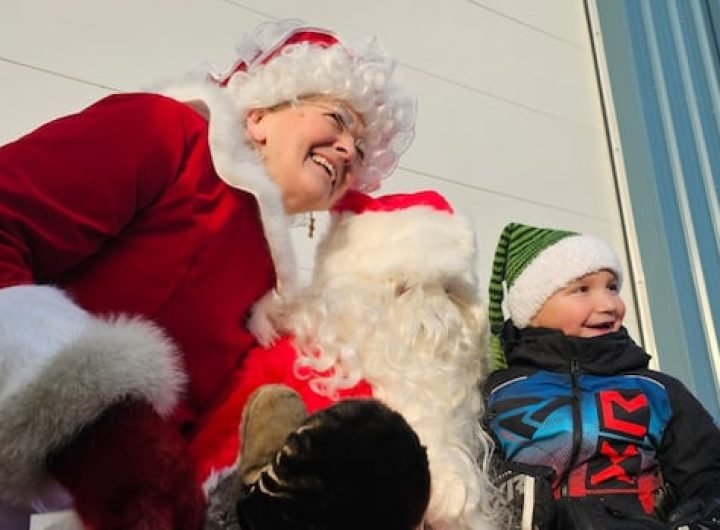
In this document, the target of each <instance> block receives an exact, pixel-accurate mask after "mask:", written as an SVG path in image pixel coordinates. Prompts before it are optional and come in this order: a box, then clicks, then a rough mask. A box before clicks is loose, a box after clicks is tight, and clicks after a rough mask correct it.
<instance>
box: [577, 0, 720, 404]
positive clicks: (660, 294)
mask: <svg viewBox="0 0 720 530" xmlns="http://www.w3.org/2000/svg"><path fill="white" fill-rule="evenodd" d="M588 9H589V13H591V16H590V20H591V22H592V21H593V20H594V21H595V22H599V30H600V35H598V37H599V38H601V39H602V46H599V47H596V48H597V49H599V50H602V51H604V57H601V58H600V59H601V60H604V64H605V66H606V69H607V70H606V71H607V73H608V74H609V75H608V77H609V87H610V89H611V93H610V94H606V97H607V98H611V100H612V102H613V105H612V107H613V108H614V109H615V114H614V115H613V116H608V119H609V120H614V121H615V122H616V125H617V127H616V130H617V132H618V134H619V136H620V137H619V138H618V143H619V144H620V145H622V149H621V151H620V152H619V153H617V155H618V156H622V158H623V166H624V168H625V172H624V174H619V175H618V176H619V178H625V179H627V181H626V189H627V191H628V194H629V202H630V204H631V205H632V206H631V208H632V214H633V220H634V225H635V230H636V234H635V236H636V237H637V246H638V248H639V250H640V254H641V257H642V264H643V269H644V277H645V279H646V282H647V283H646V287H647V290H648V292H647V297H648V300H649V303H650V314H651V325H652V327H653V335H654V337H655V345H656V348H657V350H658V354H659V358H660V365H661V368H663V369H664V370H665V371H668V372H670V373H674V374H675V375H677V376H678V377H680V378H681V379H683V380H684V381H685V382H686V383H687V384H688V386H690V387H691V388H692V389H693V390H694V391H695V393H696V394H697V395H698V396H699V397H700V398H701V399H702V401H703V402H704V403H705V404H706V406H707V407H708V408H709V409H710V410H711V412H713V414H714V415H715V416H716V417H718V418H720V405H719V404H718V381H720V346H719V344H718V331H719V330H720V199H719V197H718V188H719V182H720V116H718V111H719V110H720V86H719V85H718V72H719V69H718V44H717V42H718V41H717V29H719V28H717V27H716V26H715V24H716V23H717V18H716V17H715V16H714V15H715V13H714V10H716V9H717V5H716V4H713V5H711V4H710V3H708V1H707V0H634V1H631V2H626V1H618V0H603V1H594V2H588ZM593 15H595V16H593ZM610 130H612V127H611V128H610ZM620 188H621V189H622V186H621V187H620Z"/></svg>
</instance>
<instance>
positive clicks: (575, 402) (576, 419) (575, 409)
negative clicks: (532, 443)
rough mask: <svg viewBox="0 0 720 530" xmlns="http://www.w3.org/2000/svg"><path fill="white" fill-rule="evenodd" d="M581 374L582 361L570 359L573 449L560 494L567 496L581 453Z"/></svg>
mask: <svg viewBox="0 0 720 530" xmlns="http://www.w3.org/2000/svg"><path fill="white" fill-rule="evenodd" d="M579 376H580V363H579V361H578V360H577V359H576V358H572V359H570V387H571V389H572V451H571V453H570V460H569V461H568V467H567V469H566V470H565V476H564V477H563V482H562V487H561V488H560V494H561V495H562V496H563V497H567V496H568V493H569V491H568V490H569V482H570V473H571V472H572V468H573V465H574V464H575V460H577V457H578V454H579V453H580V443H581V441H582V421H581V418H580V384H579V383H578V378H579Z"/></svg>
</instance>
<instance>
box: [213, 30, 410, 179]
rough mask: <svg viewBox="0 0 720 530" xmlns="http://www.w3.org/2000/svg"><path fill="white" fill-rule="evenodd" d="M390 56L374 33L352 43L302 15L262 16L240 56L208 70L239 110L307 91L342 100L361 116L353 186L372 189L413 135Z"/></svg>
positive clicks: (407, 102) (407, 103)
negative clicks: (361, 153)
mask: <svg viewBox="0 0 720 530" xmlns="http://www.w3.org/2000/svg"><path fill="white" fill-rule="evenodd" d="M394 68H395V62H394V61H393V60H391V59H390V58H389V57H388V56H387V55H386V54H385V52H384V51H383V50H382V49H381V48H380V47H379V45H378V43H377V42H376V40H375V39H368V40H365V41H363V42H357V43H350V42H348V41H346V40H343V39H341V38H340V37H339V36H338V35H337V34H336V33H334V32H332V31H329V30H326V29H321V28H314V27H308V26H305V25H303V23H302V22H301V21H299V20H281V21H277V22H268V23H265V24H261V25H260V26H258V27H257V29H255V30H254V31H253V32H251V33H250V34H248V35H246V36H245V38H244V39H243V41H242V42H240V43H239V44H238V45H237V58H236V60H235V62H234V63H233V64H232V66H231V67H230V68H229V69H227V70H226V71H225V72H223V73H219V74H211V75H212V76H213V78H214V79H215V80H216V81H217V82H218V83H219V84H220V85H221V86H224V87H226V89H227V90H228V91H229V92H230V95H231V99H232V101H233V103H234V105H235V106H236V109H237V111H238V112H245V111H247V109H252V108H271V107H274V106H276V105H279V104H281V103H286V102H293V101H297V100H299V99H302V98H303V97H307V96H327V97H329V98H333V99H337V100H339V101H343V102H346V103H347V104H348V105H349V106H350V107H352V109H353V110H354V111H355V112H357V113H358V114H359V115H360V116H361V118H362V120H363V124H364V130H365V132H364V135H363V143H364V150H365V158H364V161H363V165H364V169H363V171H362V172H361V173H360V175H359V178H358V180H357V182H356V184H355V189H358V190H361V191H366V192H369V191H373V190H375V189H377V188H379V187H380V183H381V180H382V178H384V177H386V176H388V175H389V174H390V173H391V172H392V171H393V170H394V169H395V167H396V166H397V162H398V159H399V157H400V155H401V154H402V153H403V152H404V151H405V150H406V149H407V148H408V146H409V145H410V143H411V142H412V139H413V136H414V128H415V115H416V103H415V100H414V99H413V98H410V97H408V96H406V95H404V94H403V93H402V92H401V91H400V89H399V88H398V86H397V85H396V84H395V83H394V81H393V71H394Z"/></svg>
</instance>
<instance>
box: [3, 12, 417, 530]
mask: <svg viewBox="0 0 720 530" xmlns="http://www.w3.org/2000/svg"><path fill="white" fill-rule="evenodd" d="M392 72H393V64H392V62H391V61H390V60H389V59H388V58H387V57H385V56H384V55H383V54H382V53H380V52H379V51H378V50H377V49H376V47H375V45H374V44H373V43H372V42H369V43H365V44H363V45H357V46H353V45H350V44H349V43H347V42H345V41H341V40H340V38H339V37H338V36H337V35H336V34H334V33H332V32H330V31H327V30H323V29H317V28H308V27H303V26H302V25H300V24H298V23H297V22H295V21H281V22H278V23H269V24H265V25H263V26H261V27H259V28H257V29H256V30H255V31H254V32H253V33H252V34H251V35H249V36H248V37H247V38H246V39H245V40H244V42H242V43H241V45H240V46H239V47H238V59H237V61H236V62H235V63H234V64H233V65H232V67H231V68H229V69H228V70H227V72H225V73H223V74H218V75H215V74H210V75H208V74H207V73H202V74H201V75H198V76H195V77H196V78H195V77H194V76H192V75H191V76H189V77H187V78H185V79H184V80H183V81H182V82H180V83H178V84H176V85H174V86H170V87H168V88H167V89H166V90H164V91H162V93H132V94H118V95H113V96H110V97H107V98H105V99H103V100H101V101H99V102H97V103H96V104H94V105H92V106H90V107H89V108H87V109H85V110H83V111H81V112H79V113H78V114H75V115H72V116H67V117H64V118H61V119H58V120H56V121H53V122H51V123H48V124H46V125H44V126H42V127H40V128H39V129H37V130H36V131H34V132H32V133H30V134H28V135H27V136H25V137H23V138H20V139H19V140H17V141H15V142H13V143H10V144H8V145H5V146H3V147H0V426H1V427H0V500H1V501H2V503H3V504H4V505H5V506H6V509H5V511H6V512H7V514H8V515H7V516H6V517H10V515H9V514H10V513H11V512H12V513H13V514H15V515H14V517H15V520H16V522H17V527H18V528H27V517H28V514H29V513H30V512H32V511H33V510H44V509H49V508H58V507H61V506H62V505H70V504H71V503H72V504H73V505H74V507H75V509H76V510H77V511H78V512H79V514H80V516H81V518H82V519H83V522H84V524H85V525H86V526H87V527H88V528H96V529H102V530H107V529H115V528H118V529H120V528H122V529H124V530H128V529H133V528H153V529H154V530H164V529H168V530H169V529H174V528H178V529H185V528H187V529H192V528H197V527H198V525H199V524H200V521H201V520H202V513H203V510H204V503H205V499H204V496H203V494H202V492H201V490H200V488H199V487H193V486H191V484H196V481H195V479H194V477H195V469H194V467H193V464H192V460H191V459H190V458H187V457H186V453H187V449H186V446H187V442H188V441H190V440H192V438H193V437H194V435H195V433H196V431H197V428H198V425H200V424H202V422H203V419H204V417H205V415H206V414H207V411H208V410H209V409H210V408H212V406H213V404H214V403H215V402H217V401H218V400H221V399H222V396H223V395H224V393H225V392H226V390H227V388H228V385H229V383H230V379H231V374H232V373H233V369H234V368H235V367H236V366H237V365H238V363H239V362H240V361H241V360H242V358H243V356H244V355H245V353H246V352H247V351H248V349H249V348H250V347H251V346H252V344H253V342H254V337H253V333H251V332H256V333H257V334H258V335H260V336H263V337H271V336H272V332H273V330H272V328H271V326H270V322H269V320H268V319H267V318H266V316H265V309H266V308H268V307H270V306H271V305H272V304H271V303H270V302H271V301H272V300H273V298H274V297H283V296H285V295H286V294H287V293H290V292H291V291H292V289H293V285H294V277H295V263H294V254H293V250H292V247H291V242H290V237H289V232H288V227H289V224H290V216H291V215H293V214H298V213H303V212H309V211H313V210H323V209H326V208H328V207H329V206H330V205H331V204H333V203H334V202H335V201H336V200H337V199H338V198H339V197H341V196H342V195H343V194H344V193H345V191H346V190H348V189H350V188H355V189H360V190H373V189H375V188H377V187H378V186H379V184H380V180H381V178H382V177H383V176H385V175H387V174H388V173H389V172H390V171H392V170H393V169H394V167H395V164H396V161H397V158H398V156H399V155H400V154H401V153H402V151H404V149H405V148H406V147H407V145H408V143H409V141H410V140H411V138H412V134H413V126H414V114H415V108H414V102H413V101H412V100H411V99H408V98H406V97H404V96H403V95H402V94H401V93H400V92H399V90H398V89H397V87H396V86H395V85H394V83H393V81H392ZM253 308H255V311H254V312H252V315H251V310H252V309H253ZM1 510H2V509H1V508H0V511H1ZM0 517H2V516H1V515H0ZM7 520H8V521H9V519H7ZM4 524H5V526H3V528H11V526H10V523H4Z"/></svg>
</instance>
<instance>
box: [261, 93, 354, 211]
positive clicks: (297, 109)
mask: <svg viewBox="0 0 720 530" xmlns="http://www.w3.org/2000/svg"><path fill="white" fill-rule="evenodd" d="M247 133H248V138H249V140H250V141H251V142H252V143H253V144H254V145H255V146H256V148H257V149H258V151H259V152H260V155H261V157H262V160H263V163H264V165H265V168H266V170H267V172H268V174H269V175H270V177H271V178H272V179H273V181H274V182H275V184H277V186H278V187H279V188H280V191H281V193H282V197H283V203H284V205H285V210H286V212H287V213H291V214H294V213H302V212H309V211H316V210H325V209H327V208H328V207H329V206H331V205H332V203H333V202H335V201H336V200H337V199H339V198H340V197H341V196H342V195H343V194H344V193H345V192H346V191H347V190H348V188H350V186H352V185H353V183H354V182H355V180H356V178H357V176H358V173H359V171H360V170H361V164H362V157H363V152H362V145H361V143H362V135H363V133H364V129H363V124H362V121H361V120H360V117H359V115H358V114H357V113H355V112H354V111H353V110H352V109H351V108H350V107H348V106H347V105H345V104H343V103H341V102H338V101H334V100H331V99H327V98H311V99H303V100H301V101H299V102H298V103H296V104H283V105H279V106H277V107H274V108H272V109H254V110H251V111H250V112H249V113H248V118H247Z"/></svg>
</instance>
